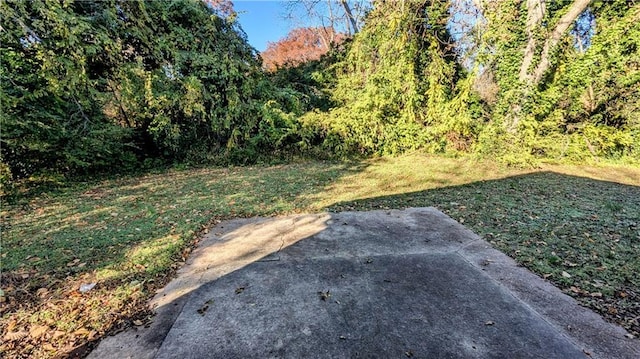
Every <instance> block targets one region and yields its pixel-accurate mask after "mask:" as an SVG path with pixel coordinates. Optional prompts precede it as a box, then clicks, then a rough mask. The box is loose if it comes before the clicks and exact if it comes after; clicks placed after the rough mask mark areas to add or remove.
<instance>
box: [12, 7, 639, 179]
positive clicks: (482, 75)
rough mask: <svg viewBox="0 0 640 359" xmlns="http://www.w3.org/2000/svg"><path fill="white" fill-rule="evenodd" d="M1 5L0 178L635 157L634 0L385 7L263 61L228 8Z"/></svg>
mask: <svg viewBox="0 0 640 359" xmlns="http://www.w3.org/2000/svg"><path fill="white" fill-rule="evenodd" d="M345 4H347V2H340V4H336V6H337V7H338V8H339V5H343V6H344V5H345ZM344 9H350V8H349V6H348V4H347V7H344ZM0 16H1V17H2V19H3V25H2V28H1V29H0V43H2V48H1V53H0V60H1V63H2V66H1V67H0V78H1V83H0V86H1V92H0V102H1V105H2V117H1V118H0V121H1V122H0V126H1V130H2V133H1V138H0V146H1V147H0V156H1V157H0V164H1V165H0V177H1V178H2V182H3V183H7V182H8V181H10V180H11V178H14V179H17V178H21V177H26V176H31V175H34V174H38V173H46V172H55V173H61V174H73V173H87V172H93V171H114V170H123V171H126V170H128V169H131V168H136V167H139V166H152V165H154V164H156V163H161V162H183V161H188V162H198V163H199V162H212V161H213V162H218V163H227V162H237V163H247V162H255V161H258V160H260V159H261V158H262V159H269V158H274V157H278V156H291V155H313V156H315V155H318V154H323V156H327V155H335V156H350V155H374V154H391V153H400V152H403V151H407V150H414V149H423V150H426V151H431V152H450V153H475V154H479V155H484V156H491V157H495V158H498V159H501V160H503V161H506V162H508V163H519V164H522V163H534V162H535V161H538V160H545V159H554V160H570V161H571V160H575V161H583V160H586V159H611V160H622V161H631V162H636V163H637V162H638V158H640V93H639V91H640V90H639V89H640V86H639V82H640V67H639V66H638V64H639V63H640V5H638V4H636V3H634V2H632V1H631V2H630V1H626V0H615V1H595V0H594V1H591V0H573V1H568V0H567V1H553V2H551V1H544V0H527V1H524V0H506V1H495V0H474V1H471V0H455V1H447V0H404V1H400V2H396V1H383V0H377V1H374V2H373V3H372V7H371V8H368V9H367V10H366V15H365V16H364V18H363V19H360V18H359V19H358V21H360V23H355V22H350V25H348V26H350V27H351V30H352V32H353V33H355V32H356V31H353V30H358V31H357V33H355V34H353V36H352V37H350V38H349V39H347V40H346V41H338V42H335V41H334V46H331V44H330V43H327V42H326V41H323V39H324V38H327V37H326V36H325V37H323V36H321V34H320V33H321V32H324V33H328V34H329V33H330V34H331V36H329V37H330V38H333V39H334V40H335V38H336V36H338V35H336V34H338V33H339V30H338V29H333V28H301V29H297V30H294V31H293V32H292V33H291V34H290V35H289V36H288V37H287V38H285V39H283V40H281V41H279V42H276V43H274V44H271V45H270V47H269V49H268V50H267V51H265V52H264V53H262V54H258V53H257V52H256V50H255V49H253V48H252V47H251V46H250V45H249V44H248V42H247V37H246V34H245V33H244V32H243V30H242V28H241V27H240V26H239V24H238V22H237V14H235V13H234V12H233V8H232V4H231V3H230V2H229V1H217V0H216V1H197V0H173V1H118V0H110V1H71V0H65V1H48V0H34V1H29V2H3V3H1V4H0ZM346 19H347V20H349V19H350V18H349V16H347V18H346ZM351 20H354V18H351ZM460 22H466V24H467V25H466V26H463V27H460V26H457V25H456V24H459V23H460ZM340 36H343V35H340ZM344 36H346V35H344ZM338 43H340V44H339V46H337V44H338ZM263 60H264V62H263ZM267 70H268V71H267Z"/></svg>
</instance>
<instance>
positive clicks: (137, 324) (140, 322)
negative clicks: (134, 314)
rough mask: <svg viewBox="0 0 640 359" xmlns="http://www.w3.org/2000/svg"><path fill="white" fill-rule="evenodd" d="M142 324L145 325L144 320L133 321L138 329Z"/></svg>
mask: <svg viewBox="0 0 640 359" xmlns="http://www.w3.org/2000/svg"><path fill="white" fill-rule="evenodd" d="M142 324H144V323H142V320H140V319H136V320H134V321H133V325H135V326H137V327H139V326H141V325H142Z"/></svg>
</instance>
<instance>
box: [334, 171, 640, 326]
mask: <svg viewBox="0 0 640 359" xmlns="http://www.w3.org/2000/svg"><path fill="white" fill-rule="evenodd" d="M424 206H434V207H436V208H438V209H440V210H441V211H443V212H444V213H446V214H448V215H449V216H451V217H452V218H454V219H455V220H457V221H458V222H460V223H463V224H464V225H465V226H467V227H468V228H470V229H471V230H473V231H474V232H475V233H477V234H479V235H480V236H482V237H484V238H485V239H486V240H487V241H489V242H490V243H492V244H493V245H494V246H495V247H496V248H497V249H499V250H501V251H502V252H504V253H505V254H507V255H509V256H511V257H512V258H514V259H515V260H516V261H518V263H520V264H522V265H524V266H525V267H527V268H529V269H530V270H532V271H533V272H535V273H537V274H538V275H540V276H542V277H544V278H547V279H549V280H551V281H552V282H553V283H554V284H555V285H556V286H558V287H560V288H561V289H563V290H564V291H565V292H567V293H568V294H570V295H572V296H574V297H576V298H577V299H578V300H579V301H580V302H581V303H582V304H583V305H585V306H587V307H589V308H592V309H594V310H596V311H597V312H599V313H600V314H601V315H603V316H605V317H607V318H608V319H609V320H611V321H614V322H617V323H618V324H620V325H622V326H623V327H625V328H626V329H627V330H630V331H631V332H632V333H634V334H635V335H638V334H640V323H639V320H640V319H639V318H640V277H639V276H638V273H640V261H638V258H640V187H638V186H631V185H625V184H620V183H615V182H608V181H599V180H594V179H590V178H584V177H577V176H570V175H565V174H560V173H554V172H538V173H532V174H525V175H518V176H512V177H508V178H504V179H499V180H490V181H480V182H473V183H470V184H465V185H461V186H452V187H444V188H437V189H432V190H426V191H419V192H412V193H403V194H398V195H391V196H381V197H375V198H365V199H359V200H355V201H347V202H341V203H336V204H333V205H331V206H329V208H328V210H329V211H334V212H338V211H344V210H359V211H367V210H374V209H388V208H405V207H424Z"/></svg>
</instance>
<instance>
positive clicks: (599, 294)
mask: <svg viewBox="0 0 640 359" xmlns="http://www.w3.org/2000/svg"><path fill="white" fill-rule="evenodd" d="M589 295H590V296H592V297H594V298H602V293H600V292H595V293H591V294H589Z"/></svg>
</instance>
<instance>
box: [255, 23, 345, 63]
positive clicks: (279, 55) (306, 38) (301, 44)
mask: <svg viewBox="0 0 640 359" xmlns="http://www.w3.org/2000/svg"><path fill="white" fill-rule="evenodd" d="M345 38H346V35H345V34H342V33H338V32H336V31H335V30H334V29H332V28H330V27H303V28H297V29H293V30H291V32H289V34H288V35H287V36H286V37H285V38H283V39H281V40H279V41H277V42H269V43H268V44H267V49H266V50H264V51H263V52H262V53H261V54H260V55H261V56H262V60H263V63H262V66H263V67H264V68H265V69H266V70H267V71H275V70H277V69H278V68H279V67H286V66H297V65H300V64H302V63H305V62H307V61H312V60H318V59H319V58H320V57H321V56H322V55H324V54H325V53H327V51H329V48H330V47H331V45H332V44H339V43H341V42H343V41H344V39H345Z"/></svg>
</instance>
